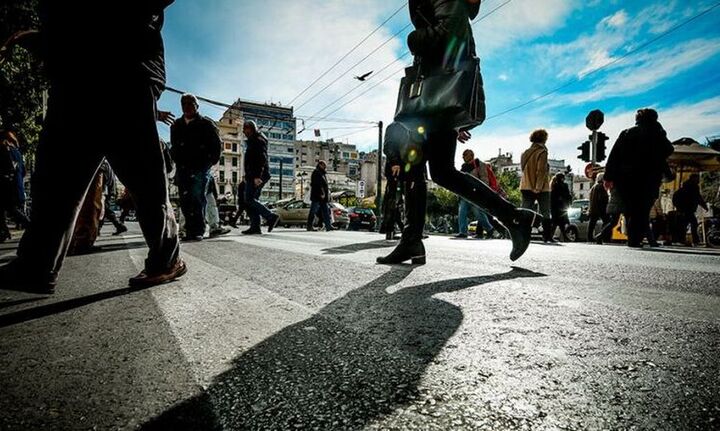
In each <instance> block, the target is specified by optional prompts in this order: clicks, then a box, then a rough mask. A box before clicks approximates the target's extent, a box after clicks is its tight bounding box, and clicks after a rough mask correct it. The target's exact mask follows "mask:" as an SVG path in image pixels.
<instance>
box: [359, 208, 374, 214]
mask: <svg viewBox="0 0 720 431" xmlns="http://www.w3.org/2000/svg"><path fill="white" fill-rule="evenodd" d="M355 212H356V213H358V214H368V215H371V214H372V213H373V212H372V210H371V209H369V208H355Z"/></svg>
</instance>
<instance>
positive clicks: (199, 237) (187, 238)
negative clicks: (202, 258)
mask: <svg viewBox="0 0 720 431" xmlns="http://www.w3.org/2000/svg"><path fill="white" fill-rule="evenodd" d="M202 240H203V236H202V235H185V236H184V237H183V239H182V241H183V242H197V241H202Z"/></svg>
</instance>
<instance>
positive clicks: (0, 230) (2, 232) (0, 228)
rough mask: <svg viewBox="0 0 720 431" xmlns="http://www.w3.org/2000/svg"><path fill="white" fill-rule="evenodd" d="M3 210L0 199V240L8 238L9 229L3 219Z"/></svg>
mask: <svg viewBox="0 0 720 431" xmlns="http://www.w3.org/2000/svg"><path fill="white" fill-rule="evenodd" d="M5 212H6V211H5V208H4V205H3V201H0V242H4V241H5V240H8V239H10V229H9V228H8V225H7V220H6V219H5Z"/></svg>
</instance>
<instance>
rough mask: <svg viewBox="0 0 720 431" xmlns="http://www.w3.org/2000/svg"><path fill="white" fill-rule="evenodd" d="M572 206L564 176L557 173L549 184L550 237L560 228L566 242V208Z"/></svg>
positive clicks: (567, 225) (568, 222)
mask: <svg viewBox="0 0 720 431" xmlns="http://www.w3.org/2000/svg"><path fill="white" fill-rule="evenodd" d="M571 204H572V193H571V192H570V187H568V185H567V183H566V182H565V174H563V173H562V172H558V173H557V174H555V175H554V176H553V179H552V181H551V182H550V215H551V216H552V225H551V227H550V235H551V237H552V236H554V235H555V229H556V228H560V234H561V235H562V239H563V241H567V240H568V239H567V230H568V227H570V219H569V218H568V208H570V205H571Z"/></svg>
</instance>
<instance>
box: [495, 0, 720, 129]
mask: <svg viewBox="0 0 720 431" xmlns="http://www.w3.org/2000/svg"><path fill="white" fill-rule="evenodd" d="M718 6H720V2H718V3H715V4H714V5H713V6H710V7H709V8H707V9H705V10H704V11H702V12H700V13H699V14H697V15H695V16H692V17H690V18H688V19H686V20H685V21H683V22H681V23H679V24H677V25H675V26H674V27H671V28H670V29H668V30H666V31H664V32H662V33H660V34H659V35H657V36H656V37H654V38H652V39H650V40H648V41H647V42H645V43H643V44H642V45H640V46H638V47H636V48H634V49H632V50H630V51H628V52H626V53H625V54H623V55H622V56H620V57H618V58H616V59H614V60H612V61H609V62H607V63H605V64H603V65H602V66H600V67H597V68H595V69H593V70H591V71H590V72H588V73H586V74H585V75H584V76H583V78H586V77H588V76H590V75H594V74H595V73H597V72H600V71H601V70H604V69H607V68H608V67H610V66H612V65H614V64H616V63H619V62H621V61H622V60H624V59H626V58H628V57H629V56H631V55H633V54H635V53H637V52H639V51H642V50H643V49H645V48H647V47H648V46H650V45H652V44H653V43H655V42H657V41H658V40H660V39H662V38H663V37H665V36H667V35H669V34H670V33H673V32H675V31H677V30H679V29H681V28H682V27H685V26H686V25H688V24H690V23H691V22H693V21H695V20H697V19H699V18H700V17H702V16H704V15H707V14H708V13H710V12H711V11H712V10H713V9H715V8H717V7H718ZM580 79H581V78H575V79H572V80H570V81H568V82H566V83H565V84H563V85H561V86H559V87H557V88H555V89H553V90H550V91H548V92H546V93H543V94H541V95H539V96H537V97H534V98H532V99H530V100H528V101H527V102H524V103H521V104H519V105H517V106H513V107H512V108H509V109H506V110H504V111H502V112H499V113H497V114H494V115H491V116H489V117H487V118H486V121H487V120H492V119H494V118H498V117H501V116H503V115H505V114H508V113H510V112H513V111H517V110H518V109H520V108H524V107H525V106H528V105H530V104H532V103H535V102H537V101H538V100H541V99H544V98H546V97H548V96H550V95H552V94H555V93H557V92H558V91H560V90H563V89H565V88H567V87H569V86H571V85H573V84H576V83H578V82H580Z"/></svg>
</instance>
